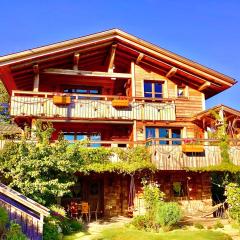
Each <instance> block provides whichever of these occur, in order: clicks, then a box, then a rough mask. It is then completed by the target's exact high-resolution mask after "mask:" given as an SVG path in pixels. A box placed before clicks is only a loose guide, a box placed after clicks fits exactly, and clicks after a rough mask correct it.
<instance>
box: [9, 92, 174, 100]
mask: <svg viewBox="0 0 240 240" xmlns="http://www.w3.org/2000/svg"><path fill="white" fill-rule="evenodd" d="M16 95H17V96H18V95H31V96H32V95H33V96H43V97H46V98H48V97H49V96H50V97H53V96H70V97H76V98H78V97H81V98H93V99H96V100H97V99H99V100H100V99H103V100H113V99H126V100H130V101H134V100H135V101H143V102H144V101H152V102H174V101H175V100H176V99H174V98H161V99H159V98H146V97H128V96H118V95H101V94H75V93H62V92H33V91H20V90H13V91H12V96H13V97H14V96H16Z"/></svg>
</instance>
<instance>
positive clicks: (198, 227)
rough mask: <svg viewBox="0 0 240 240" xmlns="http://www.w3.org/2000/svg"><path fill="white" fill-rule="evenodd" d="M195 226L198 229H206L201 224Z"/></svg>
mask: <svg viewBox="0 0 240 240" xmlns="http://www.w3.org/2000/svg"><path fill="white" fill-rule="evenodd" d="M193 226H194V227H195V228H197V229H204V226H203V225H202V224H201V223H194V225H193Z"/></svg>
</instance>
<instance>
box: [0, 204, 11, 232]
mask: <svg viewBox="0 0 240 240" xmlns="http://www.w3.org/2000/svg"><path fill="white" fill-rule="evenodd" d="M8 222H9V217H8V212H7V210H6V209H5V208H3V207H0V234H2V233H3V232H4V230H5V228H6V224H7V223H8Z"/></svg>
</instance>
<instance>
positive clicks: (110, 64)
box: [107, 44, 117, 73]
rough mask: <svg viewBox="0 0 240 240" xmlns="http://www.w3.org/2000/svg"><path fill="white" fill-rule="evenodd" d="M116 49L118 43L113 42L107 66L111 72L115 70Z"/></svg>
mask: <svg viewBox="0 0 240 240" xmlns="http://www.w3.org/2000/svg"><path fill="white" fill-rule="evenodd" d="M116 49H117V44H113V45H112V47H111V50H110V53H109V56H108V57H107V59H108V64H107V68H108V72H109V73H112V72H113V68H114V60H115V55H116Z"/></svg>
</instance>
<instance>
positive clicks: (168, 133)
mask: <svg viewBox="0 0 240 240" xmlns="http://www.w3.org/2000/svg"><path fill="white" fill-rule="evenodd" d="M149 138H169V140H160V141H159V144H162V145H169V144H172V145H181V141H178V140H173V141H171V139H172V138H175V139H176V138H181V129H180V128H164V127H158V128H154V127H146V139H149Z"/></svg>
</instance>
